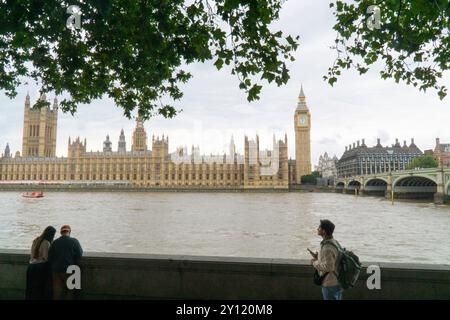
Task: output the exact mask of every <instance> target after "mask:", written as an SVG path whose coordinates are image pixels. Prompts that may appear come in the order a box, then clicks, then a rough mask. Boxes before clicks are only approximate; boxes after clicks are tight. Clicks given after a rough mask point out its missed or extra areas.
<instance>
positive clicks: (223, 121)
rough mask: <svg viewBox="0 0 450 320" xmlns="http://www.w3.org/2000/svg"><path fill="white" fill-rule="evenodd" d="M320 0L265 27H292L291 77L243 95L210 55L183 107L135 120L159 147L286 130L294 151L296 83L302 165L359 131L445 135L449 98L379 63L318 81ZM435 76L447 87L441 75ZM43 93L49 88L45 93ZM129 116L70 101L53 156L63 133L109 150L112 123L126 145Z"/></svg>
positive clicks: (8, 132) (264, 138) (326, 29)
mask: <svg viewBox="0 0 450 320" xmlns="http://www.w3.org/2000/svg"><path fill="white" fill-rule="evenodd" d="M328 3H329V2H328V1H323V0H322V1H316V0H305V1H303V0H302V1H299V0H290V1H287V2H286V3H285V5H284V8H283V10H282V12H281V17H280V20H279V21H278V22H277V23H276V24H275V27H277V28H279V29H281V30H283V31H284V32H285V33H290V34H293V35H297V34H298V35H300V47H299V49H298V50H297V52H296V53H295V57H296V61H295V62H292V63H290V64H289V69H290V70H291V80H290V81H289V83H288V84H287V85H286V86H283V87H277V86H276V85H267V84H266V85H265V86H264V88H263V93H262V97H261V100H259V101H257V102H253V103H247V101H246V96H245V93H243V92H241V91H240V90H239V89H238V81H237V79H236V78H234V77H233V76H231V75H230V73H229V69H228V70H227V69H222V70H221V71H220V72H219V71H216V69H215V67H214V66H213V65H212V63H206V64H195V65H191V66H189V67H188V68H187V69H188V70H189V71H191V72H192V73H193V76H194V77H193V79H192V80H191V81H190V82H189V84H187V85H185V86H184V89H185V96H184V98H183V99H182V100H181V101H180V102H177V103H176V107H177V108H178V109H180V108H181V109H183V112H182V113H180V114H179V115H178V116H177V117H176V118H175V119H163V118H162V117H160V118H155V119H152V120H150V121H148V122H146V123H145V127H146V130H147V134H148V136H149V148H150V147H151V136H152V134H155V135H162V134H165V135H169V152H172V151H174V150H175V148H176V147H177V146H181V145H183V146H184V145H187V146H188V148H190V146H191V145H192V144H195V145H199V146H200V151H201V153H204V154H210V153H222V152H224V151H227V150H228V144H229V140H230V138H231V135H234V140H235V143H236V147H237V150H238V152H240V153H243V149H244V135H245V134H247V135H248V136H249V137H254V136H255V135H256V133H258V134H259V136H260V148H261V149H265V148H267V149H271V148H272V137H273V134H275V135H276V136H277V138H283V137H284V133H287V135H288V143H289V155H290V156H291V157H294V155H295V150H294V122H293V115H294V110H295V108H296V105H297V97H298V94H299V90H300V85H301V84H302V83H303V88H304V91H305V94H306V99H307V104H308V107H309V109H310V111H311V114H312V130H311V152H312V163H313V164H317V161H318V158H319V156H320V155H321V154H323V153H324V152H328V153H329V154H330V155H334V154H336V155H337V156H338V157H340V156H341V155H342V153H343V151H344V149H345V146H346V145H349V144H350V143H353V142H355V141H356V140H359V139H362V138H365V139H366V144H367V145H369V146H370V145H373V144H375V142H376V138H377V137H380V138H381V142H382V144H389V145H390V144H392V143H394V141H395V138H399V139H400V141H401V142H403V140H408V143H409V141H410V139H411V138H412V137H414V138H415V140H416V144H417V145H418V146H419V147H420V148H421V149H422V150H424V149H430V148H434V145H435V138H436V137H441V140H443V141H444V142H445V141H446V142H450V125H449V120H450V97H447V98H446V99H444V101H441V100H439V98H438V97H437V94H436V92H434V91H428V92H427V93H423V92H419V91H418V90H417V89H416V88H414V87H408V86H406V85H403V84H396V83H395V82H394V81H393V80H381V79H380V78H379V73H378V72H379V70H380V68H381V67H380V66H378V67H377V68H375V69H373V70H371V71H369V72H368V73H367V74H366V75H364V76H359V75H358V74H357V72H355V71H348V72H345V73H344V75H343V76H342V77H341V78H340V79H339V80H338V82H337V84H335V85H334V87H330V86H329V85H328V84H327V83H326V82H324V81H323V80H322V77H323V75H324V74H326V72H327V69H328V67H329V66H330V65H331V64H332V63H333V61H334V59H335V53H334V52H333V51H332V50H331V49H329V46H330V45H331V44H332V43H333V40H334V38H335V33H334V32H333V31H332V26H333V22H334V18H333V15H332V13H331V10H330V8H329V7H328ZM445 84H446V85H447V87H450V77H449V75H448V74H446V78H445ZM27 91H29V92H30V95H31V99H32V101H33V100H35V99H37V97H38V94H37V88H36V87H35V86H32V85H30V86H22V87H20V88H19V89H18V92H19V94H18V96H17V97H16V98H15V99H14V100H10V99H9V98H7V97H6V96H5V95H4V92H0V106H1V114H0V128H1V133H0V150H1V152H3V150H4V148H5V146H6V143H7V142H9V144H10V146H11V150H12V152H15V151H17V150H19V151H21V148H22V122H23V105H24V101H25V95H26V93H27ZM47 97H48V98H49V97H50V98H51V99H53V95H47ZM134 126H135V123H134V121H132V120H128V119H126V118H125V117H124V116H123V113H122V112H121V109H119V108H117V107H116V106H115V105H114V103H113V102H112V101H111V100H108V99H103V100H97V101H95V102H93V103H92V104H90V105H81V106H79V112H78V113H77V114H76V115H75V116H74V117H72V116H71V115H70V114H61V113H60V115H59V122H58V137H57V155H58V156H62V155H64V156H66V155H67V141H68V138H69V136H71V137H76V136H80V137H82V138H87V149H88V151H89V150H94V151H97V150H101V149H102V142H103V140H104V139H105V137H106V135H107V134H109V135H110V138H111V140H112V141H113V149H114V150H116V149H117V141H118V138H119V134H120V130H121V128H123V129H124V130H125V135H126V140H127V148H128V149H130V147H131V135H132V131H133V128H134Z"/></svg>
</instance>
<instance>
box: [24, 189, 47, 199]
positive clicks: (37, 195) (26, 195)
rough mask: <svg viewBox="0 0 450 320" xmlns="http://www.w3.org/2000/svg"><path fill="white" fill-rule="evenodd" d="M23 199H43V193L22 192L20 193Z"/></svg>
mask: <svg viewBox="0 0 450 320" xmlns="http://www.w3.org/2000/svg"><path fill="white" fill-rule="evenodd" d="M22 197H24V198H43V197H44V193H43V192H42V191H33V192H24V193H22Z"/></svg>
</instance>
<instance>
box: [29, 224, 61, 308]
mask: <svg viewBox="0 0 450 320" xmlns="http://www.w3.org/2000/svg"><path fill="white" fill-rule="evenodd" d="M55 233H56V229H55V228H53V227H52V226H48V227H47V228H45V230H44V232H42V234H41V235H40V236H39V237H37V238H36V239H34V240H33V244H32V245H31V258H30V264H29V265H28V269H27V289H26V297H25V298H26V299H31V300H40V299H51V298H52V294H51V287H52V286H51V272H50V266H49V264H48V261H47V260H48V250H49V248H50V245H51V243H52V242H53V238H54V237H55Z"/></svg>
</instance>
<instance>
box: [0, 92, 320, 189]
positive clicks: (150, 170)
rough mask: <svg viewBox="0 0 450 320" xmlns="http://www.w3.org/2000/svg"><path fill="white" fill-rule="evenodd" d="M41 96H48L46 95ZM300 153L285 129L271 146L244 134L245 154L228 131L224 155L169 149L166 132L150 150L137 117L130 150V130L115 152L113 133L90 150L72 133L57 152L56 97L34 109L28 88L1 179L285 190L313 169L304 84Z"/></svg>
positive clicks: (1, 161)
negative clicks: (15, 147)
mask: <svg viewBox="0 0 450 320" xmlns="http://www.w3.org/2000/svg"><path fill="white" fill-rule="evenodd" d="M39 99H43V100H46V99H47V98H46V96H45V94H42V95H41V96H40V98H39ZM293 118H294V128H295V157H296V159H295V160H293V159H288V143H287V135H285V136H284V139H280V140H276V139H275V136H274V138H273V149H272V150H260V148H259V137H258V136H256V139H249V138H248V137H247V136H246V137H245V143H244V144H245V145H244V155H241V154H238V153H237V152H236V148H235V144H234V141H233V138H231V142H230V146H229V152H228V154H224V155H201V154H200V151H199V149H198V147H197V148H194V147H192V150H191V153H190V154H189V153H188V151H187V148H177V149H176V150H175V151H174V152H172V153H169V138H168V137H167V136H166V137H164V135H163V136H162V137H155V136H153V137H152V139H151V149H149V146H148V137H147V133H146V130H145V128H144V123H143V121H141V119H139V118H137V119H136V127H135V129H134V132H133V135H132V145H131V150H127V145H126V140H125V134H124V131H123V130H122V131H121V133H120V136H119V142H118V146H117V151H113V146H112V142H111V141H110V137H109V136H107V137H106V140H105V141H104V143H103V151H102V152H88V151H87V150H86V139H84V141H83V140H82V139H80V138H79V137H78V138H76V139H71V138H69V141H68V154H67V157H56V138H57V124H58V101H57V99H56V98H55V99H54V101H53V106H52V108H50V106H48V107H44V108H41V109H34V108H32V107H31V104H30V96H29V95H28V94H27V96H26V99H25V107H24V120H23V141H22V154H20V152H19V151H17V152H16V153H15V155H14V156H13V155H12V153H11V151H10V146H9V145H8V144H7V146H6V148H5V152H4V153H3V155H2V157H1V158H0V182H1V183H6V184H7V183H8V182H14V183H21V182H23V183H36V182H46V183H56V184H58V183H69V184H70V183H73V184H82V183H86V184H92V183H95V184H109V185H114V184H116V183H117V184H120V183H126V184H131V185H133V186H135V187H146V188H221V189H222V188H229V189H288V188H289V187H290V186H291V185H295V184H300V183H301V177H302V176H303V175H307V174H310V173H311V154H310V153H311V151H310V130H311V114H310V112H309V109H308V107H307V105H306V99H305V94H304V92H303V88H301V90H300V94H299V97H298V104H297V108H296V109H295V112H294V117H293Z"/></svg>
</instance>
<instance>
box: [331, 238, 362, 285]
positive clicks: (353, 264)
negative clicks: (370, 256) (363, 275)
mask: <svg viewBox="0 0 450 320" xmlns="http://www.w3.org/2000/svg"><path fill="white" fill-rule="evenodd" d="M325 244H330V245H332V246H334V247H335V248H336V249H337V251H338V253H339V254H338V261H337V263H336V265H337V270H336V271H337V279H338V282H339V284H340V285H341V287H342V288H343V289H348V288H351V287H353V286H354V285H355V283H356V281H358V278H359V274H360V272H361V263H360V262H359V258H358V256H357V255H356V254H354V253H353V252H352V251H348V250H346V249H345V248H342V247H341V245H340V244H339V242H337V241H336V240H327V241H325V242H324V243H323V245H325Z"/></svg>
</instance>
